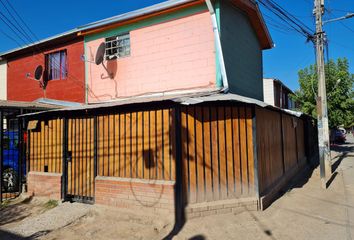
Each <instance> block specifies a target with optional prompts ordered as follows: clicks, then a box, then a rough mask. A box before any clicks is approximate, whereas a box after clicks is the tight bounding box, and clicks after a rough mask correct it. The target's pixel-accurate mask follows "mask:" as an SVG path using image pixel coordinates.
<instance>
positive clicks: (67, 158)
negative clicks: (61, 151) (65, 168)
mask: <svg viewBox="0 0 354 240" xmlns="http://www.w3.org/2000/svg"><path fill="white" fill-rule="evenodd" d="M71 160H72V153H71V151H68V153H67V157H66V161H67V162H71Z"/></svg>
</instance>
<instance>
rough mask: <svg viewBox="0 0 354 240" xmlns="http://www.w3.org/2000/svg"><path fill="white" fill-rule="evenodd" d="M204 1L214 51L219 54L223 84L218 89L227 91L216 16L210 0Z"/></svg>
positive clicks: (227, 86)
mask: <svg viewBox="0 0 354 240" xmlns="http://www.w3.org/2000/svg"><path fill="white" fill-rule="evenodd" d="M205 3H206V4H207V6H208V9H209V12H210V16H211V22H212V24H213V32H214V40H215V47H216V53H217V54H218V56H219V58H218V59H219V65H220V72H221V78H222V84H223V88H222V89H221V90H220V91H221V92H224V93H227V92H228V91H229V82H228V81H227V75H226V69H225V62H224V55H223V53H222V47H221V41H220V34H219V28H218V23H217V20H216V16H215V10H214V7H213V4H212V3H211V2H210V0H205Z"/></svg>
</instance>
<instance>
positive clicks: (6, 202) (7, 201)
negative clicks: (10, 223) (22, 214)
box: [0, 199, 10, 209]
mask: <svg viewBox="0 0 354 240" xmlns="http://www.w3.org/2000/svg"><path fill="white" fill-rule="evenodd" d="M9 204H10V200H8V199H6V200H4V201H3V202H2V203H1V204H0V209H3V208H6V207H7V206H8V205H9Z"/></svg>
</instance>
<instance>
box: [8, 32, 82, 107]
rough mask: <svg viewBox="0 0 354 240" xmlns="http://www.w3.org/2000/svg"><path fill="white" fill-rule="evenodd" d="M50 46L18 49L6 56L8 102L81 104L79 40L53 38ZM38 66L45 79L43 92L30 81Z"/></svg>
mask: <svg viewBox="0 0 354 240" xmlns="http://www.w3.org/2000/svg"><path fill="white" fill-rule="evenodd" d="M51 43H52V44H51V45H50V46H38V47H34V48H32V49H25V50H24V51H22V52H21V50H19V51H16V52H14V53H12V54H9V56H7V64H8V67H7V97H8V100H16V101H35V100H36V99H39V98H48V99H55V100H62V101H72V102H80V103H83V102H85V64H84V61H83V60H82V58H81V56H82V55H83V54H84V43H83V39H82V38H77V37H76V38H73V39H57V40H56V41H55V42H51ZM12 55H13V56H12ZM55 57H58V58H57V59H58V60H59V61H57V62H56V64H53V61H51V62H52V63H51V62H50V60H51V59H54V58H55ZM39 65H41V66H42V67H43V69H44V71H43V77H42V79H44V80H47V85H46V88H45V90H44V89H43V88H42V87H41V85H40V82H39V81H36V80H35V79H34V72H35V69H36V68H37V66H39ZM53 68H56V69H53ZM55 70H56V72H55ZM55 73H56V74H55Z"/></svg>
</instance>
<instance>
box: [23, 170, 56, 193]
mask: <svg viewBox="0 0 354 240" xmlns="http://www.w3.org/2000/svg"><path fill="white" fill-rule="evenodd" d="M27 190H28V194H30V195H33V196H44V197H49V198H51V199H55V200H60V199H61V174H58V173H43V172H29V173H28V179H27Z"/></svg>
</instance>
